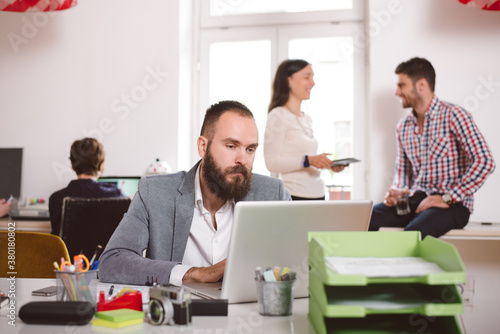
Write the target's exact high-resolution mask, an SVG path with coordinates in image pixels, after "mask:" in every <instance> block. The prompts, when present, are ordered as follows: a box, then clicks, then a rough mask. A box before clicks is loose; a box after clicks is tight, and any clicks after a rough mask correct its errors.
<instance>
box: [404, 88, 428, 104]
mask: <svg viewBox="0 0 500 334" xmlns="http://www.w3.org/2000/svg"><path fill="white" fill-rule="evenodd" d="M405 99H406V102H403V108H412V109H415V108H416V106H417V105H418V103H419V102H423V100H424V99H423V97H422V95H420V94H419V93H418V92H417V90H416V89H415V88H413V89H412V91H411V92H410V94H408V95H406V96H405Z"/></svg>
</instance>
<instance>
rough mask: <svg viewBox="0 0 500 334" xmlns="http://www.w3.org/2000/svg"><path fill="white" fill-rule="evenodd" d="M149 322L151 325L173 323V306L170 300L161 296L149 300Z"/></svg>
mask: <svg viewBox="0 0 500 334" xmlns="http://www.w3.org/2000/svg"><path fill="white" fill-rule="evenodd" d="M148 319H149V322H150V323H151V324H153V325H167V324H173V323H174V307H173V305H172V302H171V301H170V300H169V299H168V298H166V297H164V296H162V297H160V298H159V299H155V298H151V299H150V300H149V310H148Z"/></svg>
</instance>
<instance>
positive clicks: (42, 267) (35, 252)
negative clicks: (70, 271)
mask: <svg viewBox="0 0 500 334" xmlns="http://www.w3.org/2000/svg"><path fill="white" fill-rule="evenodd" d="M0 253H1V254H0V277H10V276H16V277H17V278H56V273H55V272H54V270H55V269H54V266H53V263H54V262H57V263H61V257H64V259H65V260H69V254H68V249H67V248H66V245H65V244H64V242H63V241H62V240H61V238H59V237H58V236H56V235H52V234H47V233H38V232H7V231H0ZM9 256H10V258H9ZM8 261H13V262H8ZM11 266H12V267H11ZM8 273H15V274H8Z"/></svg>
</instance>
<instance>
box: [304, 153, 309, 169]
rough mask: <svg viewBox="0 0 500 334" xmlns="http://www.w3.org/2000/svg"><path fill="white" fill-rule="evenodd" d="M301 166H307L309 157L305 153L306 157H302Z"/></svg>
mask: <svg viewBox="0 0 500 334" xmlns="http://www.w3.org/2000/svg"><path fill="white" fill-rule="evenodd" d="M303 166H304V168H307V167H309V166H310V165H309V157H308V156H307V155H306V157H305V158H304V163H303Z"/></svg>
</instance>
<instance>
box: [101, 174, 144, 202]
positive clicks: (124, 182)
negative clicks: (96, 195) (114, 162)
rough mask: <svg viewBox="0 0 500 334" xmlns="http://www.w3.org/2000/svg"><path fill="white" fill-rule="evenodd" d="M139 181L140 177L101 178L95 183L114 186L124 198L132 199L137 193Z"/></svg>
mask: <svg viewBox="0 0 500 334" xmlns="http://www.w3.org/2000/svg"><path fill="white" fill-rule="evenodd" d="M140 179H141V177H140V176H103V177H100V178H99V179H98V180H97V182H107V183H113V184H116V186H117V187H118V189H120V190H121V191H122V193H123V194H124V195H125V196H127V197H130V198H132V197H133V196H134V195H135V193H136V192H137V189H138V187H139V180H140Z"/></svg>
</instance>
